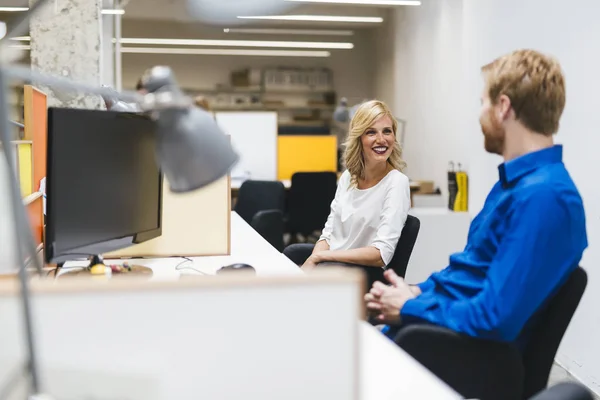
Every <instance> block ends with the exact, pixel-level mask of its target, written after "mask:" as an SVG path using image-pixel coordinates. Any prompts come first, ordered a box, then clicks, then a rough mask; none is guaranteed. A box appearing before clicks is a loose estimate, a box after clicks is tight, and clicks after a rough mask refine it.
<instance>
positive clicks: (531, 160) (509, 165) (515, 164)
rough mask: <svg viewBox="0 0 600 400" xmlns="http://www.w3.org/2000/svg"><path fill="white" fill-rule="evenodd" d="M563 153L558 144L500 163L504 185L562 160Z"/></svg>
mask: <svg viewBox="0 0 600 400" xmlns="http://www.w3.org/2000/svg"><path fill="white" fill-rule="evenodd" d="M562 153H563V147H562V145H559V144H557V145H554V146H552V147H549V148H547V149H543V150H538V151H534V152H532V153H528V154H525V155H523V156H521V157H517V158H515V159H514V160H510V161H507V162H505V163H502V164H500V165H499V166H498V173H499V175H500V182H501V183H502V186H508V185H510V184H512V183H514V182H515V181H516V180H517V179H519V178H521V177H523V176H524V175H527V174H529V173H531V172H533V171H535V170H536V169H538V168H540V167H543V166H546V165H549V164H555V163H559V162H562Z"/></svg>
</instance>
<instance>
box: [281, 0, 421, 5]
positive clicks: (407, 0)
mask: <svg viewBox="0 0 600 400" xmlns="http://www.w3.org/2000/svg"><path fill="white" fill-rule="evenodd" d="M286 1H292V2H296V3H324V4H357V5H358V4H360V5H365V6H420V5H421V2H420V1H417V0H286Z"/></svg>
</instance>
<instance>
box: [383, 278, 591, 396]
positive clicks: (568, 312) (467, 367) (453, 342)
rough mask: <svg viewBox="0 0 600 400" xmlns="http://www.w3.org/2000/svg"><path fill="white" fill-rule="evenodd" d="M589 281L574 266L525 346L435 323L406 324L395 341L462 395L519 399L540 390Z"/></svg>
mask: <svg viewBox="0 0 600 400" xmlns="http://www.w3.org/2000/svg"><path fill="white" fill-rule="evenodd" d="M586 285H587V274H586V272H585V271H584V270H583V269H582V268H581V267H578V268H577V269H576V270H575V271H574V272H573V273H572V274H571V276H570V277H569V279H568V280H567V281H566V283H565V284H564V285H563V286H562V287H561V288H560V289H559V290H558V292H557V293H556V295H554V296H553V297H552V298H551V299H550V300H549V301H548V303H547V304H546V305H545V307H544V308H543V309H542V311H541V312H539V313H538V314H537V315H536V317H535V319H534V321H535V324H534V325H533V326H532V330H531V331H530V332H529V333H530V337H529V340H528V342H527V346H526V347H525V348H524V349H523V351H522V352H521V351H519V349H517V347H516V346H515V345H514V344H507V343H501V342H493V341H487V340H479V339H475V338H472V337H468V336H465V335H461V334H458V333H456V332H454V331H451V330H449V329H446V328H442V327H439V326H434V325H427V324H422V325H421V324H418V325H409V326H406V327H405V328H403V329H401V330H400V332H398V335H397V336H396V337H395V338H394V340H395V342H396V343H397V344H398V345H399V346H400V347H402V348H403V349H404V350H405V351H406V352H407V353H409V354H410V355H411V356H412V357H413V358H415V359H416V360H417V361H419V362H420V363H421V364H423V365H424V366H425V367H426V368H428V369H429V370H430V371H431V372H433V373H434V374H435V375H437V376H438V377H439V378H440V379H442V380H443V381H444V382H446V383H447V384H448V385H449V386H451V387H452V388H454V390H456V391H457V392H458V393H460V394H461V395H462V396H464V397H466V398H479V399H481V400H509V399H515V400H522V399H529V398H530V397H531V396H533V395H535V394H536V393H539V392H540V391H542V390H544V388H545V387H546V385H547V383H548V377H549V376H550V370H551V368H552V364H553V361H554V357H555V355H556V351H557V350H558V346H559V344H560V342H561V340H562V337H563V335H564V333H565V331H566V329H567V327H568V326H569V323H570V321H571V318H572V317H573V314H574V313H575V310H576V309H577V306H578V305H579V301H580V300H581V297H582V296H583V293H584V291H585V287H586Z"/></svg>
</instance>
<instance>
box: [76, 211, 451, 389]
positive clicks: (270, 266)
mask: <svg viewBox="0 0 600 400" xmlns="http://www.w3.org/2000/svg"><path fill="white" fill-rule="evenodd" d="M191 260H192V261H191V262H187V263H186V264H182V265H181V266H180V267H182V268H183V267H191V268H193V269H190V268H185V269H181V270H179V271H178V270H176V269H175V267H176V266H177V265H179V264H181V262H182V261H184V259H182V258H172V259H143V260H139V259H138V260H134V261H135V263H137V264H141V265H144V266H147V267H150V268H152V270H153V272H154V275H153V278H152V279H161V280H176V279H179V277H180V275H181V274H209V275H213V274H214V273H215V272H216V271H217V270H218V269H219V268H221V267H222V266H224V265H229V264H233V263H245V264H250V265H252V266H253V267H254V268H255V269H256V273H257V274H259V275H263V274H265V275H266V274H302V273H303V272H302V271H301V270H300V269H299V268H298V267H297V266H296V265H295V264H294V263H292V262H291V261H290V260H289V259H288V258H287V257H285V256H284V255H283V254H282V253H279V252H278V251H277V250H276V249H275V248H274V247H272V246H271V245H270V244H269V243H268V242H267V241H266V240H264V239H263V238H262V237H261V236H260V235H259V234H258V233H257V232H256V231H254V230H253V229H252V228H251V227H250V225H248V224H247V223H246V222H245V221H244V220H243V219H242V218H241V217H240V216H239V215H238V214H237V213H235V212H232V215H231V255H229V256H215V257H195V258H192V259H191ZM84 264H85V263H84ZM76 265H77V264H76V263H68V264H66V265H65V269H67V268H70V267H74V266H76ZM359 323H360V324H361V331H360V341H361V346H360V347H361V350H360V351H361V354H360V359H361V366H360V374H361V385H360V387H361V397H360V399H361V400H388V399H389V400H398V399H436V400H446V399H448V400H451V399H452V400H453V399H460V398H461V397H460V396H459V395H458V394H456V393H455V392H454V391H453V390H452V389H450V388H449V387H448V386H447V385H446V384H445V383H443V382H442V381H440V380H439V379H438V378H437V377H435V376H434V375H433V374H432V373H431V372H429V371H428V370H427V369H426V368H425V367H423V366H422V365H421V364H419V363H418V362H417V361H415V360H414V359H413V358H412V357H410V356H409V355H408V354H406V353H405V352H404V351H403V350H402V349H400V348H399V347H398V346H396V345H395V344H394V343H393V342H392V341H391V340H389V339H387V338H386V337H385V336H383V335H382V334H381V333H380V332H379V331H378V330H377V329H376V328H374V327H373V326H371V325H370V324H368V323H366V322H362V321H361V322H359ZM340 334H343V332H340Z"/></svg>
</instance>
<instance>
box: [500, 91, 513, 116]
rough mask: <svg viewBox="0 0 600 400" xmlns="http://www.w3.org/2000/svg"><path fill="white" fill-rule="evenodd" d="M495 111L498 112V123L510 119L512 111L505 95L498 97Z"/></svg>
mask: <svg viewBox="0 0 600 400" xmlns="http://www.w3.org/2000/svg"><path fill="white" fill-rule="evenodd" d="M496 109H497V112H498V119H499V120H500V121H504V120H505V119H507V118H508V117H510V115H511V114H512V111H513V110H512V103H511V101H510V98H509V97H508V96H507V95H505V94H501V95H500V96H499V97H498V101H497V103H496Z"/></svg>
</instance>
